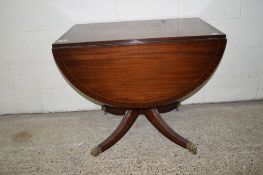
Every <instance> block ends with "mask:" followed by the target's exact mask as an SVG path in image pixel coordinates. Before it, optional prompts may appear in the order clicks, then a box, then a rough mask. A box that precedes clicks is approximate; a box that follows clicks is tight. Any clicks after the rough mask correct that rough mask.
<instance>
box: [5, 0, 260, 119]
mask: <svg viewBox="0 0 263 175" xmlns="http://www.w3.org/2000/svg"><path fill="white" fill-rule="evenodd" d="M196 16H198V17H201V18H203V19H205V20H206V21H208V22H209V23H211V24H212V25H214V26H216V27H218V28H219V29H220V30H222V31H223V32H225V33H226V34H227V38H228V45H227V49H226V52H225V55H224V58H223V60H222V62H221V64H220V66H219V68H218V70H217V72H216V74H215V75H214V76H213V78H212V79H211V80H210V81H209V83H208V84H207V85H206V86H205V87H204V88H203V89H202V90H201V91H199V92H198V93H197V94H196V95H194V96H192V97H191V98H189V99H188V100H187V101H186V102H185V103H207V102H221V101H237V100H238V101H239V100H252V99H262V98H263V42H262V41H263V0H1V1H0V26H1V27H0V114H11V113H35V112H55V111H75V110H91V109H98V108H99V107H98V106H96V105H94V104H93V103H91V102H89V101H87V100H86V99H84V98H83V97H82V96H80V95H79V94H78V93H77V92H75V91H74V90H73V89H72V88H71V87H70V86H69V85H68V84H67V83H66V81H65V80H64V79H63V77H62V75H61V74H60V72H59V71H58V69H57V67H56V65H55V63H54V60H53V57H52V53H51V44H52V42H53V41H55V40H56V39H57V38H58V37H59V36H60V35H62V34H63V33H64V32H65V31H66V30H68V29H69V28H70V27H71V26H72V25H74V24H76V23H93V22H105V21H123V20H139V19H156V18H177V17H196Z"/></svg>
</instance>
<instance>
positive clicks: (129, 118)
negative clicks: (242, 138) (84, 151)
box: [91, 110, 139, 156]
mask: <svg viewBox="0 0 263 175" xmlns="http://www.w3.org/2000/svg"><path fill="white" fill-rule="evenodd" d="M138 115H139V112H138V111H137V110H127V112H126V114H125V116H124V117H123V119H122V121H121V123H120V124H119V126H118V127H117V128H116V129H115V131H113V133H112V134H111V135H110V136H109V137H108V138H107V139H106V140H105V141H104V142H102V143H101V144H99V145H98V146H97V147H95V148H93V149H92V150H91V154H92V155H93V156H98V155H99V154H100V153H102V152H103V151H105V150H107V149H109V148H110V147H111V146H112V145H114V144H115V143H117V142H118V141H119V140H120V139H121V138H122V137H123V136H124V135H125V134H126V133H127V131H128V130H129V129H130V128H131V126H132V125H133V123H134V122H135V120H136V119H137V117H138Z"/></svg>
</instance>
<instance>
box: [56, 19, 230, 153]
mask: <svg viewBox="0 0 263 175" xmlns="http://www.w3.org/2000/svg"><path fill="white" fill-rule="evenodd" d="M226 41H227V40H226V35H225V34H224V33H222V32H220V31H219V30H217V29H216V28H214V27H212V26H211V25H209V24H207V23H206V22H204V21H203V20H201V19H200V18H185V19H166V20H147V21H130V22H111V23H95V24H78V25H75V26H73V27H72V28H71V29H70V30H69V31H67V32H66V33H65V34H64V35H63V36H62V37H61V38H59V39H58V40H57V41H56V42H55V43H53V45H52V51H53V55H54V58H55V61H56V63H57V65H58V67H59V68H60V70H61V72H62V73H63V74H64V76H65V77H66V79H67V80H68V81H69V83H70V84H71V85H73V86H74V87H75V88H77V89H78V90H79V91H80V92H82V93H83V94H85V95H86V96H87V97H89V98H90V99H92V100H93V101H94V102H96V103H97V104H99V105H101V106H102V109H103V110H104V112H109V113H111V114H115V115H124V117H123V119H122V121H121V123H120V124H119V126H118V127H117V128H116V129H115V131H114V132H113V133H112V134H111V135H110V136H109V137H108V138H107V139H106V140H105V141H104V142H102V143H101V144H99V145H98V146H97V147H95V148H94V149H92V151H91V154H92V155H94V156H97V155H99V154H100V153H102V152H103V151H105V150H107V149H109V148H110V147H111V146H113V145H114V144H115V143H116V142H117V141H118V140H120V139H121V138H122V137H123V136H124V135H125V133H126V132H127V131H128V130H129V129H130V127H131V126H132V125H133V123H134V122H135V120H136V119H137V117H138V116H139V115H140V114H143V115H145V116H146V118H147V119H148V120H149V121H150V122H151V124H152V125H153V126H154V127H155V128H156V129H158V130H159V131H160V132H161V133H162V134H163V135H164V136H165V137H167V138H168V139H170V140H171V141H172V142H174V143H176V144H177V145H179V146H181V147H183V148H186V149H188V150H189V151H190V152H191V153H193V154H196V152H197V147H196V146H195V145H194V144H193V143H192V142H190V141H188V140H187V139H185V138H183V137H182V136H180V135H179V134H177V133H176V132H175V131H174V130H173V129H172V128H170V127H169V126H168V124H167V123H166V122H165V121H164V120H163V119H162V117H161V115H160V113H164V112H169V111H171V110H173V109H178V107H179V105H180V102H181V101H182V100H184V99H185V98H186V97H188V96H190V95H191V94H193V92H196V91H197V90H198V89H200V88H201V87H202V85H204V83H205V82H207V81H208V80H209V78H210V77H211V76H212V74H213V72H214V71H215V69H216V68H217V66H218V64H219V62H220V60H221V58H222V55H223V53H224V50H225V46H226Z"/></svg>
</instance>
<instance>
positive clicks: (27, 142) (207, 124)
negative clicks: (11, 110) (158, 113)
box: [0, 101, 263, 175]
mask: <svg viewBox="0 0 263 175" xmlns="http://www.w3.org/2000/svg"><path fill="white" fill-rule="evenodd" d="M163 117H164V119H165V120H166V121H167V122H168V123H169V124H170V126H171V127H173V128H174V129H175V130H176V131H177V132H178V133H180V134H181V135H183V136H185V137H186V138H188V139H189V140H191V141H192V142H194V143H196V144H197V145H198V154H197V155H191V154H190V153H189V152H188V151H187V150H185V149H182V148H180V147H179V146H176V145H175V144H173V143H172V142H170V141H169V140H167V139H166V138H164V137H163V136H162V135H161V134H159V133H158V132H157V131H156V130H155V129H154V128H153V127H152V126H151V125H150V124H149V122H148V121H147V120H146V119H145V118H144V117H143V116H140V118H139V119H138V120H137V121H136V123H135V124H134V126H133V127H132V128H131V130H130V131H129V132H128V134H127V135H126V136H125V137H124V138H123V139H122V140H121V141H120V142H118V143H117V144H116V145H115V146H114V147H112V148H111V149H109V150H108V151H106V152H105V153H103V154H101V155H100V156H98V157H92V156H91V155H90V154H89V151H90V149H91V148H92V147H93V146H94V145H96V144H97V143H99V142H100V141H102V140H104V139H105V138H106V137H107V136H108V135H109V134H110V133H111V132H112V131H113V130H114V129H115V127H116V126H117V125H118V123H119V122H120V120H121V117H120V116H113V115H110V114H108V115H106V116H104V115H103V112H101V111H90V112H70V113H54V114H31V115H30V114H25V115H8V116H0V174H1V175H9V174H19V175H29V174H34V175H36V174H48V175H58V174H66V175H67V174H88V175H89V174H91V175H93V174H105V175H106V174H107V175H110V174H121V175H125V174H128V175H130V174H132V175H136V174H147V175H148V174H173V175H176V174H178V175H181V174H195V175H198V174H200V175H201V174H202V175H205V174H208V175H213V174H220V175H221V174H227V175H233V174H245V175H247V174H251V175H263V102H262V101H258V102H243V103H225V104H206V105H187V106H182V107H181V111H180V112H170V113H167V114H164V115H163Z"/></svg>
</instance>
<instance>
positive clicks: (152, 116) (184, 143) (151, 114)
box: [144, 109, 197, 154]
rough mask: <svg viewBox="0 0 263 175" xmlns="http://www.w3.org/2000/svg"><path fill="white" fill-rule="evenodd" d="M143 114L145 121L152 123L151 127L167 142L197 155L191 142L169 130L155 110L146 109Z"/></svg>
mask: <svg viewBox="0 0 263 175" xmlns="http://www.w3.org/2000/svg"><path fill="white" fill-rule="evenodd" d="M144 114H145V116H146V117H147V119H148V120H149V121H150V122H151V123H152V125H153V126H154V127H155V128H156V129H157V130H158V131H160V132H161V133H162V134H163V135H164V136H165V137H167V138H168V139H169V140H171V141H172V142H174V143H176V144H177V145H179V146H181V147H183V148H186V149H188V150H189V151H190V152H191V153H192V154H196V153H197V147H196V146H195V145H194V144H193V143H192V142H190V141H188V140H187V139H185V138H183V137H182V136H180V135H179V134H177V133H176V132H175V131H174V130H173V129H172V128H170V127H169V126H168V124H167V123H166V122H165V121H164V120H163V118H162V117H161V116H160V115H159V113H158V112H157V110H156V109H146V110H145V111H144Z"/></svg>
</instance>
